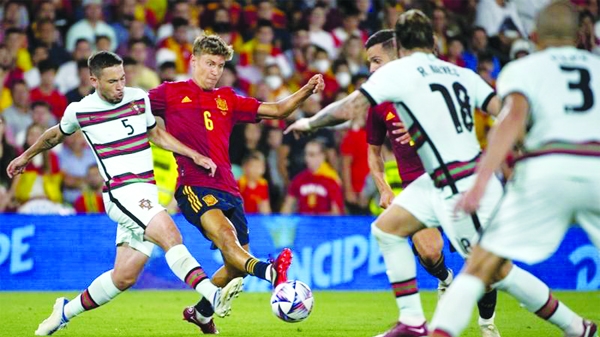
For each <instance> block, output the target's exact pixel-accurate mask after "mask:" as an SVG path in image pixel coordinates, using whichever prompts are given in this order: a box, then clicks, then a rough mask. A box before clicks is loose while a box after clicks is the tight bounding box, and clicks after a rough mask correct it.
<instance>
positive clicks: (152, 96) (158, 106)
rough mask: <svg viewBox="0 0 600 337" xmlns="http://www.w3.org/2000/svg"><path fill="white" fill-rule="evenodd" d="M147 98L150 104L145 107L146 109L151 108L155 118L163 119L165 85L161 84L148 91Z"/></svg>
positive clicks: (165, 102)
mask: <svg viewBox="0 0 600 337" xmlns="http://www.w3.org/2000/svg"><path fill="white" fill-rule="evenodd" d="M148 97H149V102H150V104H148V105H147V107H146V109H149V107H150V106H152V113H153V114H154V115H155V116H159V117H162V118H165V113H166V110H167V84H166V83H163V84H161V85H159V86H158V87H156V88H154V89H151V90H150V91H148Z"/></svg>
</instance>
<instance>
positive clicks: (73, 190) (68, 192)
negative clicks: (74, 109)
mask: <svg viewBox="0 0 600 337" xmlns="http://www.w3.org/2000/svg"><path fill="white" fill-rule="evenodd" d="M63 144H64V145H63V147H62V149H61V151H60V153H59V154H58V159H59V164H60V171H61V172H62V174H63V176H64V180H63V197H64V201H66V202H68V203H70V204H72V203H73V202H75V200H76V199H77V198H78V197H79V196H80V195H81V192H82V191H83V188H84V186H85V180H86V176H87V172H88V167H90V165H95V164H96V159H95V158H94V154H93V153H92V151H91V150H90V148H89V147H88V145H87V143H86V142H85V138H84V137H83V134H82V133H81V132H80V131H78V132H76V133H74V134H73V135H71V136H69V137H66V138H65V141H64V143H63Z"/></svg>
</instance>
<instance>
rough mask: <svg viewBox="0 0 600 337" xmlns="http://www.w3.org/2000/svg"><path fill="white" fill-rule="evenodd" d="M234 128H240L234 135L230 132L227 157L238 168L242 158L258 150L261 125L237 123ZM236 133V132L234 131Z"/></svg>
mask: <svg viewBox="0 0 600 337" xmlns="http://www.w3.org/2000/svg"><path fill="white" fill-rule="evenodd" d="M235 129H237V130H240V132H238V133H237V134H238V135H239V134H240V133H241V134H242V137H239V136H237V137H236V136H235V135H233V133H232V135H233V136H232V137H231V146H229V158H230V159H231V164H232V165H237V166H238V169H239V168H241V166H242V160H243V159H244V158H245V157H246V156H247V155H248V154H250V153H251V152H253V151H258V150H259V148H258V146H259V143H260V135H261V133H262V125H261V124H257V123H248V124H239V126H236V127H235ZM234 133H236V132H234Z"/></svg>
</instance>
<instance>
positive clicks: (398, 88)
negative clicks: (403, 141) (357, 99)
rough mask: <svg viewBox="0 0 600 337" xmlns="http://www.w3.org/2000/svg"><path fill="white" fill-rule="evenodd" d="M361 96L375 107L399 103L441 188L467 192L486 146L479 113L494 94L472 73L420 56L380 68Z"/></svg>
mask: <svg viewBox="0 0 600 337" xmlns="http://www.w3.org/2000/svg"><path fill="white" fill-rule="evenodd" d="M360 91H361V92H362V93H363V94H364V95H365V96H367V98H368V99H369V100H370V101H371V104H372V105H375V104H380V103H382V102H393V103H394V104H395V106H396V109H397V111H398V113H399V115H400V119H401V120H402V122H403V123H404V124H405V127H406V128H407V129H408V131H409V133H410V135H411V137H412V139H413V141H414V146H416V147H417V153H418V154H419V157H420V158H421V161H422V162H423V166H424V167H425V170H426V171H427V173H428V174H429V175H430V176H431V178H432V179H433V181H434V183H435V185H436V186H437V187H445V186H451V188H452V192H453V194H454V193H458V192H460V191H464V190H465V188H466V187H467V186H460V185H461V184H460V180H461V179H463V178H466V177H468V176H470V175H472V174H473V172H474V169H475V165H476V163H477V159H478V158H479V156H480V154H481V147H480V145H479V142H478V141H477V137H476V135H475V126H474V118H473V113H474V110H475V108H481V109H483V110H485V109H486V108H487V104H488V102H489V101H490V99H491V98H492V97H493V96H494V91H493V89H492V88H491V87H490V86H489V85H488V84H487V83H486V82H485V81H484V80H483V79H482V78H481V77H480V76H479V75H477V74H475V73H474V72H473V71H472V70H470V69H466V68H461V67H458V66H456V65H454V64H451V63H448V62H444V61H442V60H440V59H438V58H437V57H435V56H434V55H433V54H425V53H414V54H411V55H410V56H406V57H403V58H401V59H399V60H395V61H392V62H390V63H388V64H386V65H385V66H383V67H381V68H380V69H378V70H377V71H376V72H375V73H374V74H373V75H371V77H370V78H369V80H368V81H367V82H366V83H364V84H363V85H362V87H361V89H360Z"/></svg>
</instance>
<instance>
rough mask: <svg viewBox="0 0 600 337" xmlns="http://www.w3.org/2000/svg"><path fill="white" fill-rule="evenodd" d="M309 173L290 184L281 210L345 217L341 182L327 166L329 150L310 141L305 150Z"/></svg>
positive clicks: (301, 173)
mask: <svg viewBox="0 0 600 337" xmlns="http://www.w3.org/2000/svg"><path fill="white" fill-rule="evenodd" d="M304 157H305V161H306V166H307V169H306V170H304V171H302V172H300V173H299V174H298V175H297V176H295V177H294V178H293V179H292V181H291V182H290V186H289V188H288V193H287V195H286V197H285V201H284V202H283V206H282V207H281V213H283V214H291V213H297V214H305V215H337V214H343V213H344V199H343V197H342V188H341V187H340V185H339V181H338V180H339V179H336V177H335V175H334V176H332V174H333V173H334V172H335V171H334V170H333V169H331V168H330V167H328V166H329V165H328V164H327V163H326V162H325V147H324V145H323V144H322V143H321V142H319V141H309V142H308V143H307V144H306V149H305V150H304Z"/></svg>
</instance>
